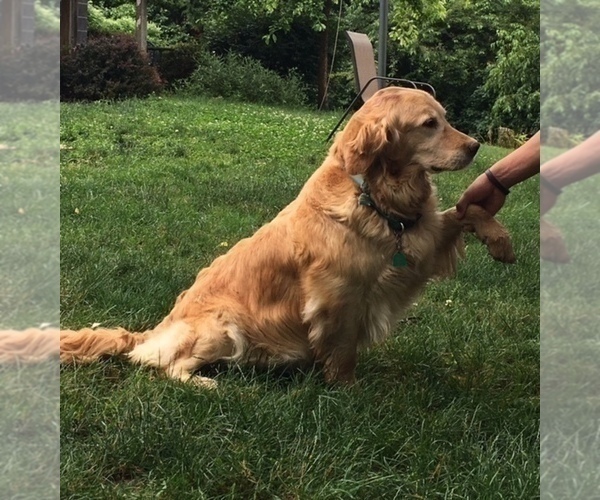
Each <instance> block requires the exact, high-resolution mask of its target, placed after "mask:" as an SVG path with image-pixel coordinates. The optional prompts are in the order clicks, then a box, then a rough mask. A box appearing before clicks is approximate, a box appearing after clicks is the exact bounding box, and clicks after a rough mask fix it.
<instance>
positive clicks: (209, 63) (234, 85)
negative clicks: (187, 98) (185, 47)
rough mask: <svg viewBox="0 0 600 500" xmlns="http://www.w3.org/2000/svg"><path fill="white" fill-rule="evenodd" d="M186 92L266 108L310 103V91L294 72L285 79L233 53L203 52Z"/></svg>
mask: <svg viewBox="0 0 600 500" xmlns="http://www.w3.org/2000/svg"><path fill="white" fill-rule="evenodd" d="M185 89H186V92H188V93H191V94H195V95H208V96H212V97H225V98H230V99H236V100H240V101H246V102H257V103H262V104H285V105H288V106H302V105H303V104H304V103H305V102H306V88H305V85H304V83H303V82H302V80H301V79H300V77H299V76H298V75H296V74H295V73H293V72H291V73H289V74H288V75H287V76H286V77H282V76H281V75H279V74H277V73H276V72H275V71H272V70H269V69H266V68H265V67H264V66H262V65H261V64H260V63H259V62H258V61H256V60H254V59H252V58H249V57H242V56H239V55H237V54H233V53H229V54H228V55H226V56H225V57H218V56H216V55H214V54H211V53H209V52H203V53H202V54H201V55H200V57H199V60H198V68H197V69H196V71H195V72H194V74H193V75H192V76H191V77H190V78H189V80H188V81H187V83H186V87H185Z"/></svg>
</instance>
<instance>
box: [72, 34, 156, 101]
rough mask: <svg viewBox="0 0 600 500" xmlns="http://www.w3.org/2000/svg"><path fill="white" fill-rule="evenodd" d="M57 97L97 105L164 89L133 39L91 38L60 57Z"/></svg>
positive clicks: (122, 37) (115, 37)
mask: <svg viewBox="0 0 600 500" xmlns="http://www.w3.org/2000/svg"><path fill="white" fill-rule="evenodd" d="M60 76H61V78H60V97H61V100H65V101H76V100H81V101H97V100H100V99H108V100H113V99H126V98H128V97H145V96H147V95H149V94H152V93H155V92H159V91H160V90H162V88H163V84H162V81H161V79H160V77H159V75H158V72H157V71H156V69H155V68H154V67H152V66H151V65H150V62H149V59H148V56H147V55H145V54H142V53H141V52H140V51H139V50H138V47H137V44H136V42H135V40H134V39H133V37H130V36H127V35H118V36H111V37H99V38H91V39H90V40H89V41H88V43H87V44H85V45H79V46H77V47H75V48H74V49H72V50H70V51H68V52H64V53H63V54H61V57H60Z"/></svg>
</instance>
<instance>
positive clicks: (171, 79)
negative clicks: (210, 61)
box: [153, 43, 203, 86]
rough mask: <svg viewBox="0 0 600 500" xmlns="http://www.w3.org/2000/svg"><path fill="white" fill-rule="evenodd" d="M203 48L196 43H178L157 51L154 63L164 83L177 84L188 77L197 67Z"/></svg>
mask: <svg viewBox="0 0 600 500" xmlns="http://www.w3.org/2000/svg"><path fill="white" fill-rule="evenodd" d="M202 51H203V48H202V47H201V45H199V44H198V43H179V44H177V45H175V46H174V47H171V48H169V49H168V50H164V51H161V52H158V53H157V55H156V56H155V58H153V59H155V62H154V65H155V66H156V68H157V69H158V73H159V74H160V76H161V78H162V79H163V80H164V82H165V83H167V84H169V85H171V86H172V85H174V84H177V83H178V82H181V81H182V80H185V79H187V78H189V77H190V76H191V75H192V74H193V73H194V71H196V69H197V68H198V61H199V58H200V57H201V56H202Z"/></svg>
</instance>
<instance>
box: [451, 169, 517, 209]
mask: <svg viewBox="0 0 600 500" xmlns="http://www.w3.org/2000/svg"><path fill="white" fill-rule="evenodd" d="M505 200H506V195H505V194H503V193H502V192H501V191H500V190H499V189H498V188H497V187H495V186H494V185H493V184H492V183H491V182H490V181H489V180H488V178H487V177H486V176H485V174H481V175H480V176H479V177H477V179H475V180H474V181H473V183H472V184H471V185H470V186H469V187H468V188H467V189H466V190H465V192H464V193H463V194H462V196H461V197H460V199H459V200H458V203H457V204H456V213H457V216H458V218H459V219H462V218H463V217H464V215H465V212H466V210H467V207H468V206H469V205H471V204H475V205H479V206H480V207H482V208H483V209H484V210H485V211H486V212H488V213H489V214H490V215H496V213H498V210H500V209H501V208H502V205H504V201H505Z"/></svg>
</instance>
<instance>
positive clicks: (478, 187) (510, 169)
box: [456, 132, 540, 218]
mask: <svg viewBox="0 0 600 500" xmlns="http://www.w3.org/2000/svg"><path fill="white" fill-rule="evenodd" d="M489 170H490V171H491V173H492V175H493V177H495V178H496V179H497V180H498V182H499V183H500V184H501V185H502V186H504V187H505V188H506V189H509V188H511V187H512V186H514V185H515V184H518V183H519V182H523V181H524V180H525V179H529V178H530V177H532V176H533V175H535V174H537V173H538V172H539V171H540V133H539V132H538V133H537V134H535V135H534V136H533V137H532V138H531V139H529V140H528V141H527V142H526V143H525V144H523V145H522V146H521V147H519V148H518V149H515V150H514V151H513V152H512V153H510V154H509V155H507V156H505V157H504V158H502V159H501V160H499V161H497V162H496V163H494V165H492V166H491V167H490V169H489ZM505 199H506V194H505V193H503V191H502V190H501V189H499V188H498V187H497V186H495V185H494V184H493V183H492V182H491V181H490V178H489V177H488V175H486V174H485V173H483V174H481V175H480V176H479V177H477V178H476V179H475V180H474V181H473V183H472V184H471V185H470V186H469V187H468V188H467V189H466V190H465V192H464V193H463V194H462V196H461V197H460V199H459V200H458V203H457V204H456V211H457V214H458V217H459V218H462V217H463V216H464V213H465V210H466V209H467V207H468V206H469V205H470V204H476V205H479V206H481V207H483V208H484V209H485V210H486V211H487V212H488V213H490V214H491V215H495V214H496V213H497V212H498V210H500V209H501V208H502V206H503V205H504V201H505Z"/></svg>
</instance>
